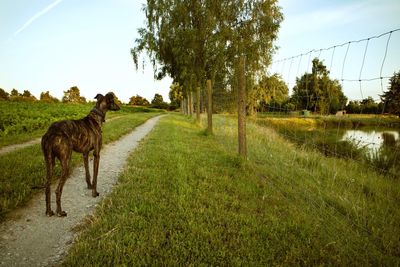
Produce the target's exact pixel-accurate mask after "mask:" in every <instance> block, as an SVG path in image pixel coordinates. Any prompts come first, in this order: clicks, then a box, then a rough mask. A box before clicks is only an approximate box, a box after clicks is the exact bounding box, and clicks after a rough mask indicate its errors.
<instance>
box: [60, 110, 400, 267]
mask: <svg viewBox="0 0 400 267" xmlns="http://www.w3.org/2000/svg"><path fill="white" fill-rule="evenodd" d="M214 133H215V134H214V135H212V136H210V135H207V134H205V131H204V130H203V128H201V127H199V126H197V125H196V124H195V123H194V122H193V121H192V120H190V119H187V118H185V117H183V116H178V115H173V116H168V117H164V118H162V119H161V120H160V122H159V125H158V126H156V129H154V130H153V132H152V133H151V134H150V135H149V136H148V137H147V138H146V139H145V140H144V141H143V142H142V144H141V145H140V147H139V149H138V150H137V151H136V152H134V153H133V154H132V156H131V157H130V158H129V164H128V166H129V167H128V168H127V169H126V170H125V172H124V173H123V175H122V176H121V177H120V180H119V184H118V186H116V188H115V189H114V191H113V192H112V193H111V195H110V196H109V197H107V198H106V199H104V200H103V202H102V203H101V205H100V206H99V208H98V209H97V210H96V212H95V214H94V216H90V217H88V218H87V220H86V223H84V224H82V225H81V226H80V228H79V230H81V231H82V233H81V234H80V236H79V237H78V238H77V240H76V241H75V243H74V245H73V246H72V248H71V250H70V253H69V255H68V257H67V258H66V260H65V262H64V263H63V265H65V266H137V265H185V266H186V265H194V266H198V265H224V266H231V265H257V266H270V265H282V266H291V265H306V266H309V265H338V266H367V265H374V266H376V265H398V264H400V242H399V237H400V227H399V222H400V211H399V209H398V207H397V203H398V202H399V200H400V187H399V183H398V181H394V180H388V179H385V178H384V177H382V176H380V175H379V174H377V173H375V172H371V171H369V170H366V169H365V168H364V167H363V166H361V165H359V164H356V163H354V162H348V161H345V160H340V159H337V158H325V157H323V156H321V154H319V153H317V152H313V151H309V150H303V149H301V148H298V147H297V146H294V145H292V144H290V143H288V142H287V141H286V140H285V139H283V138H281V137H280V136H279V135H278V134H277V133H276V132H275V131H274V130H272V129H267V128H265V127H260V126H258V125H256V124H253V123H250V124H249V125H248V145H249V159H248V160H247V161H245V160H242V159H241V158H239V157H237V139H236V135H237V124H236V120H235V119H233V118H230V117H226V116H215V117H214Z"/></svg>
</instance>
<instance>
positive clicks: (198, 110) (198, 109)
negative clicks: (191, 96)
mask: <svg viewBox="0 0 400 267" xmlns="http://www.w3.org/2000/svg"><path fill="white" fill-rule="evenodd" d="M196 122H197V123H200V86H197V87H196Z"/></svg>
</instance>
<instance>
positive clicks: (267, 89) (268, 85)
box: [247, 73, 289, 114]
mask: <svg viewBox="0 0 400 267" xmlns="http://www.w3.org/2000/svg"><path fill="white" fill-rule="evenodd" d="M288 98H289V88H288V87H287V85H286V83H285V82H284V81H283V80H282V78H281V77H280V76H279V75H278V74H276V73H275V74H273V75H271V76H265V75H264V76H263V77H262V78H261V79H260V81H259V82H258V84H257V85H256V86H254V87H253V88H252V89H251V90H249V93H248V97H247V103H248V107H249V113H250V114H252V113H254V112H256V111H257V110H260V109H261V110H264V109H266V108H272V109H273V108H278V109H279V108H280V106H281V105H283V104H284V103H285V102H286V101H287V100H288Z"/></svg>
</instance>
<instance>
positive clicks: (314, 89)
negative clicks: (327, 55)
mask: <svg viewBox="0 0 400 267" xmlns="http://www.w3.org/2000/svg"><path fill="white" fill-rule="evenodd" d="M292 101H293V102H294V103H296V105H297V108H298V109H307V110H312V111H314V112H319V113H320V114H329V113H336V111H338V110H340V109H343V108H344V107H345V106H346V103H347V98H346V96H345V95H344V94H343V91H342V87H341V85H340V84H339V81H338V80H331V79H330V78H329V71H328V70H327V69H326V66H325V65H324V64H323V63H322V62H321V61H319V59H318V58H315V59H313V61H312V71H311V73H305V74H304V75H303V76H301V77H300V78H296V85H295V86H294V88H293V95H292Z"/></svg>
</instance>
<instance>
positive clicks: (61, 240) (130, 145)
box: [0, 117, 160, 266]
mask: <svg viewBox="0 0 400 267" xmlns="http://www.w3.org/2000/svg"><path fill="white" fill-rule="evenodd" d="M159 118H160V117H155V118H152V119H149V120H148V121H147V122H146V123H144V124H143V125H141V126H138V127H137V128H135V130H134V131H133V132H131V133H130V134H128V135H126V136H124V137H122V138H121V139H120V140H118V141H116V142H114V143H111V144H109V145H107V146H105V147H104V148H103V149H102V151H101V157H100V168H99V176H98V191H99V192H100V197H98V198H92V197H91V190H87V189H86V182H85V172H84V168H83V165H81V166H80V167H78V168H76V169H75V170H74V171H73V172H72V174H71V176H70V177H69V178H68V180H67V182H66V184H65V187H64V191H63V195H62V199H61V201H62V202H61V204H62V207H63V209H64V210H65V211H66V212H67V213H68V216H67V217H63V218H59V217H56V216H55V217H47V216H46V215H45V198H44V194H43V193H42V194H39V195H37V196H35V197H33V198H32V200H31V201H30V202H29V203H28V205H26V206H25V207H23V208H21V209H18V210H16V211H14V212H12V213H11V214H10V216H9V219H8V220H7V221H6V222H5V223H2V224H1V225H0V266H52V265H55V264H57V263H58V262H60V261H61V260H62V258H63V256H64V255H65V253H66V252H67V251H68V247H69V246H70V245H71V244H72V242H73V239H74V231H73V229H74V228H75V227H77V226H78V225H79V223H81V222H83V221H84V219H85V217H86V218H90V217H89V216H90V214H91V213H92V211H93V210H94V207H95V206H96V205H97V203H98V202H99V201H100V200H101V199H102V198H103V197H104V196H106V195H107V194H108V193H109V192H110V191H111V190H112V187H113V185H114V184H115V183H116V182H117V178H118V176H119V174H120V173H121V171H122V170H123V167H124V165H125V164H126V159H127V157H128V155H129V154H130V153H131V152H132V150H134V149H135V148H136V146H137V144H138V142H139V141H140V140H141V139H142V138H144V137H145V136H146V135H147V134H148V133H149V132H150V131H151V129H152V128H153V127H154V125H155V124H156V123H157V121H158V119H159ZM90 169H91V170H92V166H90ZM91 173H92V172H91ZM55 186H56V184H54V185H53V187H52V208H53V209H54V210H55V195H54V187H55Z"/></svg>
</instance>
